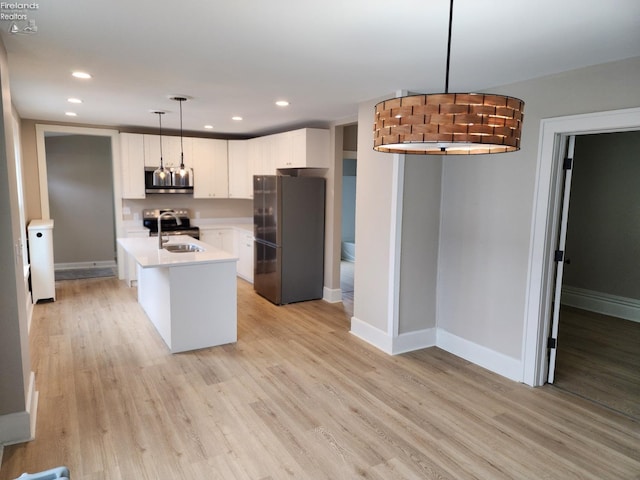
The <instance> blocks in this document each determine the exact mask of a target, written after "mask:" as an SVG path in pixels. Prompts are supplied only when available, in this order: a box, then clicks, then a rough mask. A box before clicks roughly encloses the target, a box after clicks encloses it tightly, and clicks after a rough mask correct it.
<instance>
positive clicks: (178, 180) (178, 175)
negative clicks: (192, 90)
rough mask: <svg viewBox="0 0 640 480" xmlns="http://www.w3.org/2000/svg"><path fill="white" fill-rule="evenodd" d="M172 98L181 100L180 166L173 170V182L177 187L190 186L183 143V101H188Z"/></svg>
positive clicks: (184, 98)
mask: <svg viewBox="0 0 640 480" xmlns="http://www.w3.org/2000/svg"><path fill="white" fill-rule="evenodd" d="M171 100H175V101H177V102H180V168H178V170H177V171H175V172H173V184H174V185H175V186H177V187H188V186H189V185H190V171H189V170H190V169H187V168H185V166H184V148H183V145H182V102H186V101H187V98H186V97H172V98H171Z"/></svg>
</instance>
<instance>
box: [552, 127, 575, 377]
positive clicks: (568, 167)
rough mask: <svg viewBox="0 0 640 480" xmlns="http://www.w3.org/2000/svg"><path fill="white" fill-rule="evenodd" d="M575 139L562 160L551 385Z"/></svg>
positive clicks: (572, 139)
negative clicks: (562, 184)
mask: <svg viewBox="0 0 640 480" xmlns="http://www.w3.org/2000/svg"><path fill="white" fill-rule="evenodd" d="M575 144H576V137H575V135H571V136H570V137H569V138H568V142H567V155H566V156H565V160H564V167H563V171H564V188H563V193H562V214H561V217H560V231H559V233H558V247H557V248H556V251H555V257H554V260H555V262H556V281H555V291H554V296H553V316H552V319H551V334H550V336H549V339H548V341H547V348H548V349H549V373H548V376H547V382H549V383H553V381H554V378H555V372H556V353H557V350H558V326H559V323H560V297H561V295H562V275H563V273H564V261H565V246H566V242H567V224H568V223H569V198H570V196H571V174H572V172H573V170H572V169H573V152H574V149H575Z"/></svg>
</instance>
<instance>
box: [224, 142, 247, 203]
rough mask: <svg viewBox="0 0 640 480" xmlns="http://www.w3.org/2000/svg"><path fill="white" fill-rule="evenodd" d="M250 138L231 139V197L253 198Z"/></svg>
mask: <svg viewBox="0 0 640 480" xmlns="http://www.w3.org/2000/svg"><path fill="white" fill-rule="evenodd" d="M249 142H250V141H249V140H229V141H228V145H227V148H228V158H229V198H253V173H252V171H251V169H250V159H249V146H250V144H249Z"/></svg>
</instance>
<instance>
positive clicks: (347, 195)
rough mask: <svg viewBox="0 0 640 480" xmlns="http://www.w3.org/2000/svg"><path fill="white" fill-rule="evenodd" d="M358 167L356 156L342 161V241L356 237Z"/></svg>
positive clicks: (352, 239) (350, 240) (349, 240)
mask: <svg viewBox="0 0 640 480" xmlns="http://www.w3.org/2000/svg"><path fill="white" fill-rule="evenodd" d="M356 169H357V160H356V159H355V158H345V159H344V160H343V161H342V241H343V242H353V241H354V240H355V238H356Z"/></svg>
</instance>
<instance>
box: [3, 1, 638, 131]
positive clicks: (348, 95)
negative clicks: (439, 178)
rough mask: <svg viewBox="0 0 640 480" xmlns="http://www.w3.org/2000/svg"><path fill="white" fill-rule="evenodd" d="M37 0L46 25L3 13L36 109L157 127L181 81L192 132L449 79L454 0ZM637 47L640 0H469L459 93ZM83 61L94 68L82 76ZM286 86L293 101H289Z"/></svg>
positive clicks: (458, 19) (458, 51)
mask: <svg viewBox="0 0 640 480" xmlns="http://www.w3.org/2000/svg"><path fill="white" fill-rule="evenodd" d="M37 5H38V9H37V10H28V11H22V12H18V13H23V14H26V15H27V17H28V19H29V20H34V21H35V24H36V26H37V28H38V31H37V33H35V34H30V35H27V34H10V33H9V26H10V23H11V22H9V21H7V20H1V21H0V30H1V32H0V36H1V37H2V41H3V42H4V44H5V46H6V49H7V51H8V55H9V71H10V82H11V92H12V100H13V103H14V105H15V106H16V108H17V110H18V113H19V114H20V116H21V117H22V118H29V119H38V120H47V121H62V122H74V123H81V124H93V125H106V126H115V127H123V126H124V127H132V126H133V127H156V126H157V116H156V115H153V114H151V113H149V111H150V110H156V109H162V110H166V111H168V113H169V114H167V115H165V117H164V118H163V126H164V127H165V128H169V129H170V128H178V126H179V116H178V114H177V111H178V104H177V103H176V102H175V101H171V100H169V99H168V97H169V96H170V95H173V94H180V95H186V96H189V97H192V98H191V99H190V100H189V101H187V102H186V103H185V104H184V105H183V112H184V129H185V130H186V131H195V132H198V131H200V132H203V134H204V132H211V131H206V130H204V129H203V126H204V125H205V124H211V125H213V126H214V130H213V132H217V133H221V134H224V135H236V134H237V135H249V136H254V135H258V134H264V133H270V132H276V131H283V130H286V129H290V128H294V127H299V126H322V125H328V124H329V123H330V122H334V121H341V120H343V119H349V118H355V115H356V114H357V105H358V103H360V102H362V101H365V100H370V99H374V98H379V97H381V96H393V94H394V92H396V91H398V90H400V89H403V90H409V91H413V92H441V91H443V90H444V76H445V59H446V42H447V26H448V10H449V1H448V0H401V1H400V0H386V1H381V0H324V1H311V0H179V1H176V0H174V1H167V0H109V1H106V0H102V1H98V0H91V1H89V0H41V1H39V2H38V3H37ZM2 13H9V12H7V11H4V12H2ZM16 23H17V24H18V26H19V27H20V28H22V27H23V26H24V25H26V23H27V22H26V21H18V22H16ZM636 56H640V0H607V1H604V0H456V1H455V5H454V18H453V39H452V53H451V73H450V88H449V90H450V91H452V92H454V91H482V90H483V89H487V88H490V87H495V86H499V85H504V84H508V83H513V82H516V81H520V80H525V79H529V78H534V77H540V76H544V75H548V74H552V73H557V72H562V71H566V70H572V69H575V68H579V67H583V66H587V65H593V64H598V63H604V62H608V61H613V60H618V59H623V58H629V57H636ZM77 69H78V70H85V71H87V72H90V73H91V74H92V75H93V78H92V79H91V80H84V81H83V80H77V79H74V78H72V77H71V75H70V74H71V72H72V71H73V70H77ZM639 88H640V81H639ZM68 97H78V98H81V99H82V100H83V102H84V103H83V104H81V105H71V104H69V103H67V100H66V99H67V98H68ZM281 98H283V99H287V100H289V101H290V102H291V105H290V106H289V107H287V108H285V109H283V108H279V107H276V106H275V105H274V101H275V100H278V99H281ZM523 100H525V102H526V99H523ZM69 110H72V111H75V112H77V114H78V116H77V117H75V118H70V117H67V116H65V115H64V112H65V111H69ZM525 112H526V108H525ZM233 115H240V116H242V117H243V118H244V120H243V121H241V122H235V121H233V120H231V117H232V116H233ZM372 121H373V120H372Z"/></svg>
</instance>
